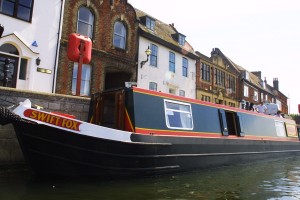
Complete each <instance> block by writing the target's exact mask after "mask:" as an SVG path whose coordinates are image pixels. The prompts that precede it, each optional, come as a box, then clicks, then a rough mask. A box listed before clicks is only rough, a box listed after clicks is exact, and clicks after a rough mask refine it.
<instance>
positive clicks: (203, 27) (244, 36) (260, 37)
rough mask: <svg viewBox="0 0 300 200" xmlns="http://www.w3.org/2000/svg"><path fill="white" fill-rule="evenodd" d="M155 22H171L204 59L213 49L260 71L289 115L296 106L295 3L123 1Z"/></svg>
mask: <svg viewBox="0 0 300 200" xmlns="http://www.w3.org/2000/svg"><path fill="white" fill-rule="evenodd" d="M128 2H129V3H130V4H131V5H132V6H133V7H135V8H138V9H140V10H142V11H144V12H146V13H147V14H149V15H151V16H152V17H154V18H156V19H159V20H160V21H162V22H164V23H166V24H171V23H174V24H175V27H176V29H177V30H178V31H179V32H180V33H182V34H184V35H186V40H187V41H188V42H189V43H190V44H191V45H192V46H193V47H194V50H195V51H199V52H201V53H202V54H204V55H206V56H210V52H211V50H212V48H215V47H217V48H219V49H220V50H221V51H222V52H223V53H224V54H225V55H226V56H227V57H228V58H230V59H231V60H232V61H233V62H235V63H236V64H238V65H241V66H243V67H244V68H246V69H247V70H249V71H261V72H262V77H263V79H264V77H266V78H267V82H268V84H269V85H271V86H272V85H273V78H278V80H279V90H280V91H281V92H282V93H283V94H285V95H286V96H287V97H289V102H288V105H289V107H290V113H294V114H297V113H298V104H300V70H299V68H300V0H214V1H211V0H185V1H177V0H150V1H146V0H128Z"/></svg>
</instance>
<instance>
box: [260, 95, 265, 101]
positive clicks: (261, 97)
mask: <svg viewBox="0 0 300 200" xmlns="http://www.w3.org/2000/svg"><path fill="white" fill-rule="evenodd" d="M263 100H264V93H260V101H263Z"/></svg>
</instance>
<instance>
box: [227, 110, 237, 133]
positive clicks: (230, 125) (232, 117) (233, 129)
mask: <svg viewBox="0 0 300 200" xmlns="http://www.w3.org/2000/svg"><path fill="white" fill-rule="evenodd" d="M225 115H226V121H227V129H228V134H229V135H237V126H236V113H235V112H230V111H225Z"/></svg>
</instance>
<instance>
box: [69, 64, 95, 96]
mask: <svg viewBox="0 0 300 200" xmlns="http://www.w3.org/2000/svg"><path fill="white" fill-rule="evenodd" d="M88 68H89V69H88ZM75 69H76V70H75ZM84 69H88V71H87V72H88V73H83V72H84ZM77 73H78V63H74V66H73V77H72V94H73V95H76V83H77ZM91 77H92V66H91V65H87V64H83V65H82V74H81V88H80V96H90V94H91ZM83 83H84V84H83Z"/></svg>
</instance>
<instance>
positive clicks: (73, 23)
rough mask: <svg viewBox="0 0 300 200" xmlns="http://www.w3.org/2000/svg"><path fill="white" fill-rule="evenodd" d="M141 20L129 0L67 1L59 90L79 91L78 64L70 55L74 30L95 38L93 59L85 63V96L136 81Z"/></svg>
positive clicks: (62, 92) (58, 80)
mask: <svg viewBox="0 0 300 200" xmlns="http://www.w3.org/2000/svg"><path fill="white" fill-rule="evenodd" d="M137 30H138V22H137V20H136V13H135V10H134V8H133V7H132V6H131V5H130V4H128V3H127V0H101V1H99V0H78V1H72V0H66V1H65V6H64V17H63V27H62V38H61V43H60V52H59V68H58V71H57V80H56V93H60V94H75V91H76V80H77V66H78V63H74V62H71V61H69V60H68V58H67V45H68V37H69V34H71V33H79V34H81V35H85V36H88V37H89V38H91V40H92V44H93V47H92V48H93V49H92V60H91V62H90V63H89V64H84V65H83V71H82V81H81V92H80V95H81V96H89V95H90V94H91V93H94V92H99V91H102V90H104V89H110V88H115V87H122V86H124V85H125V82H130V81H136V69H137V50H138V46H137V44H138V35H137V34H138V31H137Z"/></svg>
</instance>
